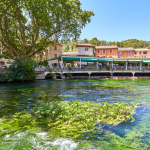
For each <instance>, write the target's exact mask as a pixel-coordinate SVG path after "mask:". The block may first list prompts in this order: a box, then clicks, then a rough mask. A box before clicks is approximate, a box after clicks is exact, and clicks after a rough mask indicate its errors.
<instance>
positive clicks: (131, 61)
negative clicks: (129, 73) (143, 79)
mask: <svg viewBox="0 0 150 150" xmlns="http://www.w3.org/2000/svg"><path fill="white" fill-rule="evenodd" d="M129 62H130V63H135V62H136V63H137V62H138V63H140V62H142V60H129Z"/></svg>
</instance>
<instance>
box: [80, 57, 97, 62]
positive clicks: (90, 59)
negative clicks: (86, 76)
mask: <svg viewBox="0 0 150 150" xmlns="http://www.w3.org/2000/svg"><path fill="white" fill-rule="evenodd" d="M82 61H86V62H97V61H98V59H97V58H82Z"/></svg>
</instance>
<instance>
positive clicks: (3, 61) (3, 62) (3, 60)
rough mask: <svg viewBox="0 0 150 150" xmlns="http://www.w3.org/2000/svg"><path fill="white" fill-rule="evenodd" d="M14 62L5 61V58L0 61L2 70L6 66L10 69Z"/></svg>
mask: <svg viewBox="0 0 150 150" xmlns="http://www.w3.org/2000/svg"><path fill="white" fill-rule="evenodd" d="M13 61H14V60H12V59H4V58H2V59H0V68H3V67H4V66H6V67H9V66H10V65H11V64H12V62H13Z"/></svg>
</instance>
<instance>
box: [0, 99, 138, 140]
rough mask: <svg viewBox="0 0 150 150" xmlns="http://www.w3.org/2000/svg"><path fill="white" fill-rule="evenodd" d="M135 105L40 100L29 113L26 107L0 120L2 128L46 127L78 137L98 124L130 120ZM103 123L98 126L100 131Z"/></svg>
mask: <svg viewBox="0 0 150 150" xmlns="http://www.w3.org/2000/svg"><path fill="white" fill-rule="evenodd" d="M135 108H136V105H129V104H127V103H125V102H118V103H113V104H109V103H107V102H104V103H102V104H101V103H93V102H90V101H87V102H86V101H77V100H76V101H70V102H67V101H62V102H50V103H45V102H41V103H40V104H39V106H36V107H34V108H33V109H32V111H31V113H30V114H28V113H27V112H26V111H23V112H19V113H16V114H15V115H13V116H12V118H5V119H3V120H1V121H0V124H1V125H0V127H1V128H2V129H3V130H8V131H14V130H21V131H22V130H23V131H24V130H25V129H34V128H41V129H43V128H45V129H46V130H47V131H48V133H49V134H58V135H60V136H62V137H66V136H71V137H74V138H78V137H80V136H82V135H83V133H94V129H95V128H96V127H95V125H96V124H100V123H105V124H111V125H118V124H119V123H121V122H123V121H127V120H131V121H134V118H133V117H132V114H131V111H133V110H134V111H135ZM100 133H101V126H99V134H100Z"/></svg>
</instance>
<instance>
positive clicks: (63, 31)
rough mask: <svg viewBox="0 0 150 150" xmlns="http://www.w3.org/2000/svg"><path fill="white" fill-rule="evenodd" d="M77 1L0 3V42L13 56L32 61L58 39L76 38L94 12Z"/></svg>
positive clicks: (12, 0) (11, 0) (3, 0)
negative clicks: (83, 8)
mask: <svg viewBox="0 0 150 150" xmlns="http://www.w3.org/2000/svg"><path fill="white" fill-rule="evenodd" d="M80 6H81V3H80V1H79V0H0V41H1V43H2V45H3V46H4V47H5V48H6V49H7V50H9V51H10V52H11V53H12V56H13V57H15V56H17V57H19V58H21V57H22V56H27V57H30V58H31V57H33V56H34V55H35V54H36V53H39V52H41V51H43V50H44V49H45V47H46V46H47V45H48V44H49V43H50V42H51V41H52V40H53V39H58V38H64V39H69V38H71V37H72V38H78V37H79V35H80V33H81V29H82V28H83V27H84V26H85V25H86V24H87V23H89V22H90V21H91V19H90V18H91V16H93V15H94V14H93V12H91V11H86V10H84V11H83V10H82V9H81V8H80Z"/></svg>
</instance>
